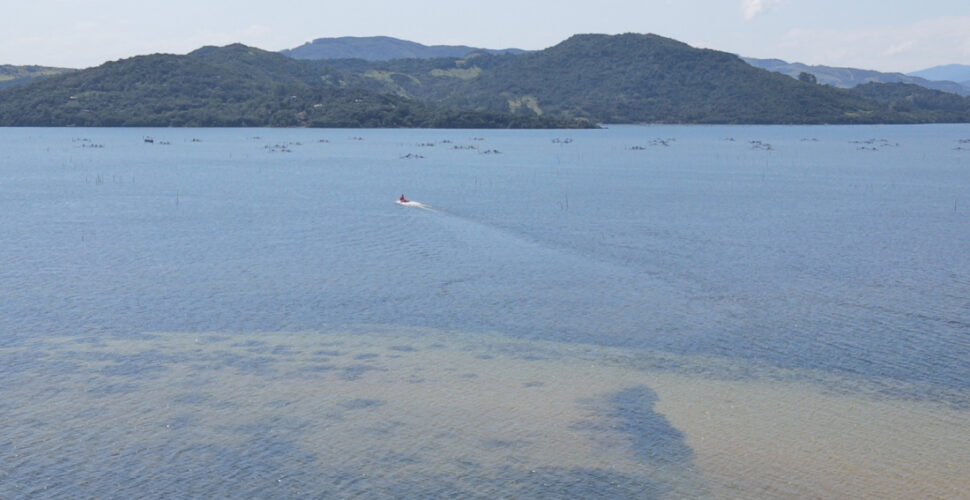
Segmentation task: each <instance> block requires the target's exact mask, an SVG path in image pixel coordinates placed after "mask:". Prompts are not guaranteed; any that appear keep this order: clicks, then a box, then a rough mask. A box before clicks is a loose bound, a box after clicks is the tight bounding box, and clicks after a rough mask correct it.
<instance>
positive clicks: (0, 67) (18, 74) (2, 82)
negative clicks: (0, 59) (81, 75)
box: [0, 64, 75, 89]
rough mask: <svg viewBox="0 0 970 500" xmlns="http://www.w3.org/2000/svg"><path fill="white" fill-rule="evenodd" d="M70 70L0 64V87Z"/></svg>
mask: <svg viewBox="0 0 970 500" xmlns="http://www.w3.org/2000/svg"><path fill="white" fill-rule="evenodd" d="M71 71H75V70H73V69H68V68H52V67H48V66H13V65H10V64H0V89H5V88H9V87H15V86H17V85H26V84H28V83H30V82H32V81H34V80H37V79H39V78H46V77H48V76H54V75H59V74H61V73H69V72H71Z"/></svg>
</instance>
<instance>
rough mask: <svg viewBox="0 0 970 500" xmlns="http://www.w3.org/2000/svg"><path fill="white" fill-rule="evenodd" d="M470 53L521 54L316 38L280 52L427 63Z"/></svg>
mask: <svg viewBox="0 0 970 500" xmlns="http://www.w3.org/2000/svg"><path fill="white" fill-rule="evenodd" d="M472 52H485V53H494V54H505V53H509V54H521V53H523V52H525V51H523V50H519V49H501V50H495V49H482V48H476V47H469V46H467V45H423V44H420V43H417V42H411V41H408V40H401V39H398V38H392V37H389V36H369V37H355V36H345V37H336V38H318V39H316V40H314V41H312V42H307V43H305V44H303V45H300V46H299V47H296V48H293V49H287V50H282V51H280V53H281V54H283V55H286V56H289V57H292V58H294V59H314V60H319V59H364V60H366V61H387V60H391V59H428V58H436V57H465V56H467V55H468V54H471V53H472Z"/></svg>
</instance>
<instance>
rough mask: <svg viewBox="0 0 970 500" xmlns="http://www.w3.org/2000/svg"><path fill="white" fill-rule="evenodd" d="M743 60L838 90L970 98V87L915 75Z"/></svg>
mask: <svg viewBox="0 0 970 500" xmlns="http://www.w3.org/2000/svg"><path fill="white" fill-rule="evenodd" d="M742 59H743V60H744V62H746V63H748V64H750V65H752V66H754V67H756V68H761V69H766V70H768V71H775V72H778V73H782V74H785V75H788V76H790V77H792V78H798V75H799V74H801V73H803V72H804V73H810V74H812V75H815V78H816V79H817V80H818V83H821V84H825V85H832V86H834V87H842V88H852V87H855V86H857V85H863V84H866V83H906V84H913V85H919V86H921V87H926V88H928V89H933V90H940V91H943V92H951V93H954V94H959V95H962V96H967V95H970V86H966V85H963V84H961V83H959V82H958V81H941V80H940V79H931V78H925V77H920V76H918V75H914V74H912V73H911V74H909V75H904V74H902V73H883V72H880V71H874V70H866V69H856V68H838V67H832V66H809V65H807V64H802V63H797V62H796V63H790V62H787V61H783V60H781V59H756V58H753V57H743V58H742ZM968 79H970V78H968Z"/></svg>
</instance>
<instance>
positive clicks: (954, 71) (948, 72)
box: [907, 64, 970, 87]
mask: <svg viewBox="0 0 970 500" xmlns="http://www.w3.org/2000/svg"><path fill="white" fill-rule="evenodd" d="M907 74H908V75H910V76H918V77H920V78H925V79H927V80H948V81H951V82H960V83H962V84H963V85H966V86H968V87H970V65H967V64H945V65H943V66H933V67H932V68H927V69H922V70H919V71H913V72H912V73H907Z"/></svg>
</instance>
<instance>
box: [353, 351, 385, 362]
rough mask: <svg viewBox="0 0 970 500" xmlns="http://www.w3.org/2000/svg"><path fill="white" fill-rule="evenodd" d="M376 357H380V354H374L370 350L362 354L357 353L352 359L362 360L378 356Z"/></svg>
mask: <svg viewBox="0 0 970 500" xmlns="http://www.w3.org/2000/svg"><path fill="white" fill-rule="evenodd" d="M378 357H380V354H374V353H372V352H365V353H363V354H358V355H356V356H354V359H357V360H361V361H363V360H365V359H374V358H378Z"/></svg>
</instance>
